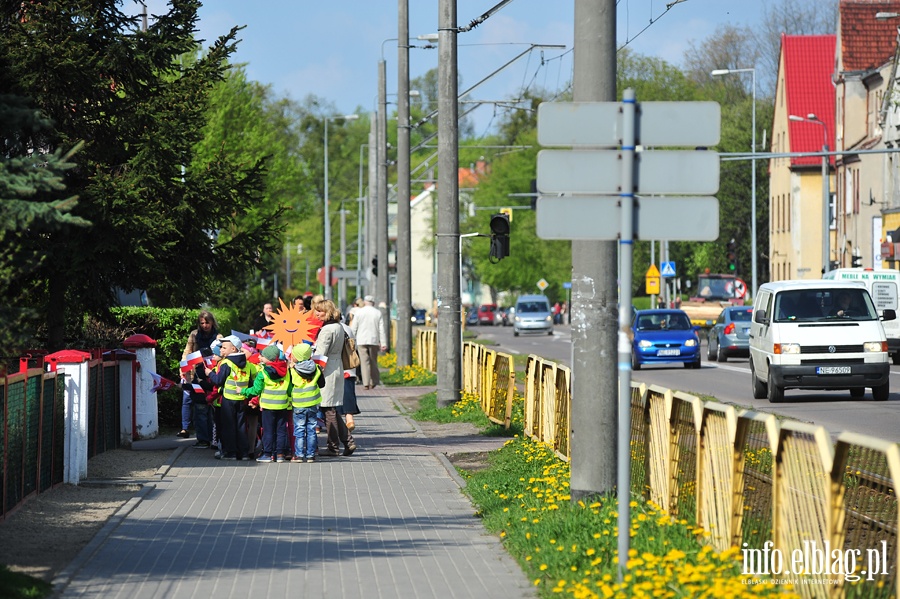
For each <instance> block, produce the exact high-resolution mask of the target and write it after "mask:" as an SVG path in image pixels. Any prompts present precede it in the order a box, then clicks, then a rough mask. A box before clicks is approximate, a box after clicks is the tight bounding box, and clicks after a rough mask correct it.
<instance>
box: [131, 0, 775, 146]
mask: <svg viewBox="0 0 900 599" xmlns="http://www.w3.org/2000/svg"><path fill="white" fill-rule="evenodd" d="M408 1H409V34H410V37H411V38H413V44H417V45H425V44H426V42H418V41H415V38H416V37H417V36H418V35H424V34H429V33H436V32H437V26H438V4H439V3H438V0H408ZM672 2H673V0H618V1H617V9H616V11H617V45H618V46H622V45H623V44H625V43H626V42H627V44H628V46H629V47H630V48H632V49H633V50H634V51H636V52H638V53H640V54H645V55H650V56H657V57H660V58H663V59H665V60H667V61H669V62H671V63H673V64H676V65H680V63H681V59H682V56H683V53H684V51H685V50H686V49H687V48H688V46H689V43H690V42H692V41H693V42H695V43H696V42H700V41H702V40H703V39H705V38H706V37H708V36H709V35H710V34H712V33H714V32H715V31H716V29H717V28H718V27H719V26H720V25H724V24H732V25H750V26H752V25H754V24H755V23H757V22H759V20H760V18H761V14H762V11H763V8H764V5H765V2H766V0H680V1H678V2H677V3H674V4H672V6H671V7H670V8H669V9H667V4H669V3H672ZM499 3H500V0H457V24H458V26H464V25H467V24H468V23H469V22H471V21H472V20H473V19H475V18H477V17H479V16H480V15H482V14H483V13H485V12H487V11H488V10H490V9H491V8H493V7H494V6H496V5H497V4H499ZM574 4H575V2H574V0H513V1H512V2H510V3H509V4H507V5H506V6H504V7H503V8H502V9H500V10H499V11H498V12H497V13H495V14H494V15H493V16H491V17H490V18H489V19H488V20H487V21H485V22H484V23H482V24H480V25H479V26H478V27H476V28H475V29H473V30H472V31H470V32H467V33H461V34H460V35H459V37H458V44H459V47H458V64H459V72H460V76H461V80H462V82H461V85H460V88H459V89H460V91H463V90H465V89H467V88H468V87H470V86H472V85H474V84H475V83H477V82H479V81H480V80H481V79H483V78H485V77H488V76H489V75H490V74H491V73H492V72H493V71H495V70H497V69H499V68H500V67H501V66H502V65H504V64H505V63H507V62H508V61H510V60H511V59H512V58H514V57H515V56H516V55H517V54H520V53H522V52H523V51H524V50H526V49H527V48H528V47H529V45H531V44H552V45H564V46H565V49H551V48H547V49H543V50H535V51H533V52H531V53H529V54H526V55H525V56H523V57H522V58H520V59H518V60H517V61H516V62H514V63H513V64H511V65H510V66H508V67H506V68H504V69H503V70H502V71H500V72H499V73H497V74H496V75H494V76H492V77H490V79H489V80H488V81H486V82H485V83H484V84H483V85H481V86H479V87H478V89H477V90H476V91H475V92H473V94H472V98H473V99H475V100H486V101H503V100H508V99H509V98H510V97H513V96H515V95H516V94H517V92H518V91H519V90H520V89H522V88H523V87H524V86H526V85H534V86H538V87H541V88H544V89H548V90H552V91H557V90H560V89H563V88H565V87H566V86H567V85H568V83H569V82H570V81H571V78H572V52H571V50H572V39H573V32H574V16H573V15H574ZM770 4H771V2H770ZM147 5H148V10H149V12H150V13H151V14H154V13H159V12H163V11H164V10H165V0H148V1H147ZM651 22H652V23H651ZM234 25H245V26H246V28H245V29H243V30H242V31H241V32H240V34H239V37H240V39H241V42H240V44H239V45H238V50H237V52H236V54H235V55H234V56H233V62H238V63H246V70H247V74H248V76H249V78H250V79H252V80H255V81H258V82H260V83H263V84H267V85H271V87H272V90H273V92H275V93H276V94H277V95H279V96H288V97H291V98H293V99H294V100H297V101H302V100H303V98H305V97H306V96H307V95H309V94H315V95H316V96H319V97H320V98H323V99H324V100H326V101H329V102H331V103H332V104H333V105H334V107H335V111H336V113H337V114H347V113H351V112H371V111H374V110H375V105H376V97H377V92H378V62H379V61H380V60H381V58H382V57H383V58H384V59H385V61H386V72H387V93H388V94H391V93H394V94H396V90H397V42H396V37H397V33H398V31H397V2H396V1H395V0H332V1H330V2H327V1H326V2H322V1H313V0H256V1H253V2H251V1H248V0H205V1H204V6H203V7H202V8H201V9H200V22H199V25H198V29H199V33H198V37H200V38H202V39H205V40H208V41H209V40H214V39H216V37H218V36H219V35H223V34H225V33H227V32H228V31H229V30H230V28H231V27H232V26H234ZM648 25H649V27H648ZM645 28H646V30H644V29H645ZM206 45H209V44H208V42H207V44H206ZM437 57H438V52H437V49H424V48H413V49H411V50H410V59H409V60H410V77H411V78H415V77H417V76H421V75H423V74H425V73H426V72H427V71H428V70H429V69H432V68H436V67H437ZM388 100H389V101H390V100H391V98H390V96H389V97H388ZM503 110H504V109H503V108H502V107H501V108H497V107H496V106H495V105H493V104H486V105H483V106H482V107H480V108H478V109H477V110H476V111H475V112H473V113H472V120H473V123H474V125H475V133H476V134H480V133H486V132H487V131H488V130H490V128H491V127H492V126H493V125H494V124H496V122H497V120H498V119H499V118H500V117H501V116H502V114H503Z"/></svg>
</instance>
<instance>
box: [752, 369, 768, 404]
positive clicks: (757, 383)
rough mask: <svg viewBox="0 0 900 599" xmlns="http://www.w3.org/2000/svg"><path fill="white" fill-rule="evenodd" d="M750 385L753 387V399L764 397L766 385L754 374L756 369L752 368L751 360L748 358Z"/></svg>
mask: <svg viewBox="0 0 900 599" xmlns="http://www.w3.org/2000/svg"><path fill="white" fill-rule="evenodd" d="M750 385H751V386H752V387H753V399H765V398H766V386H765V385H764V384H763V382H762V381H761V380H759V377H758V376H756V371H754V370H753V360H750Z"/></svg>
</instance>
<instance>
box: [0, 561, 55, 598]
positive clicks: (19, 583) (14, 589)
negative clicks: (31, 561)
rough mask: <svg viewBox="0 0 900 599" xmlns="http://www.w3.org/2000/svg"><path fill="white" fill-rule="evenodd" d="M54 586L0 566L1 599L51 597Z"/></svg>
mask: <svg viewBox="0 0 900 599" xmlns="http://www.w3.org/2000/svg"><path fill="white" fill-rule="evenodd" d="M52 592H53V585H51V584H50V583H49V582H46V581H43V580H41V579H40V578H35V577H33V576H29V575H27V574H23V573H21V572H12V571H10V569H9V568H8V567H6V566H3V565H0V597H6V598H7V599H41V598H43V597H49V596H50V595H51V593H52Z"/></svg>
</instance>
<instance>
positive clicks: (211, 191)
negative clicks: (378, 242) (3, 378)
mask: <svg viewBox="0 0 900 599" xmlns="http://www.w3.org/2000/svg"><path fill="white" fill-rule="evenodd" d="M120 4H121V1H115V0H99V1H91V2H88V1H86V0H78V1H61V0H50V1H47V2H40V3H37V2H35V3H22V4H21V5H19V8H18V10H17V11H16V12H15V13H14V14H8V15H5V17H4V18H5V19H6V20H5V21H4V22H3V23H2V28H3V30H2V35H0V57H2V76H3V78H4V79H3V82H4V83H5V86H4V87H5V89H7V90H9V92H10V93H12V94H14V95H16V96H17V97H20V98H23V99H25V101H26V102H27V103H28V105H29V106H31V107H33V108H34V109H35V110H36V111H37V112H38V113H39V114H40V115H41V118H44V119H47V121H48V122H50V123H52V125H53V127H52V129H43V130H31V131H30V132H23V134H22V137H21V143H22V144H23V146H24V147H28V148H38V149H40V151H41V152H42V153H46V154H55V153H57V152H65V151H67V150H68V149H71V148H73V147H75V146H76V145H78V144H82V143H83V146H82V147H81V149H80V151H78V152H77V153H75V154H74V155H73V156H71V158H70V159H69V160H70V161H71V162H72V164H73V165H74V166H73V167H72V168H70V169H68V170H66V171H65V172H64V173H63V174H62V179H61V182H62V183H63V184H64V185H65V189H64V190H61V189H45V190H40V191H38V192H36V193H35V194H34V195H33V196H32V197H33V201H35V202H41V203H47V204H52V203H54V202H58V201H59V200H60V199H61V198H64V197H72V196H77V197H78V203H77V205H71V204H69V205H67V206H68V207H70V213H71V216H72V217H73V218H80V219H82V220H83V221H90V225H89V226H75V224H76V223H75V222H74V221H73V222H68V223H65V222H63V221H62V220H61V221H60V224H61V225H63V226H60V227H57V228H56V229H55V230H50V231H41V230H39V229H37V228H34V227H24V228H23V227H20V226H17V227H16V229H17V242H18V247H17V250H18V252H19V253H21V254H22V255H31V254H34V253H36V252H40V253H41V254H42V256H43V260H41V261H40V263H39V264H37V265H36V266H35V268H34V269H32V270H31V271H30V273H29V276H30V285H27V286H21V287H15V288H6V289H4V290H3V291H4V296H3V298H2V303H3V304H5V305H31V304H32V303H33V302H34V298H35V297H43V298H46V301H45V303H44V304H43V305H41V306H34V307H35V308H36V311H37V312H38V313H39V314H40V316H41V319H42V320H43V322H44V323H45V325H46V335H47V342H46V343H47V346H48V347H49V348H50V349H56V348H60V347H62V346H63V345H64V342H65V337H66V334H67V333H66V325H67V324H68V325H69V327H70V328H71V327H72V326H77V324H78V322H79V320H80V317H81V314H82V312H83V311H84V312H88V313H102V312H104V311H105V310H107V309H108V307H109V306H111V305H114V304H115V299H114V297H115V290H116V289H117V288H121V289H125V290H129V289H134V288H142V289H154V290H156V291H157V292H158V293H159V294H160V296H161V297H162V298H163V299H164V302H171V303H180V304H182V305H191V304H194V305H196V304H197V303H199V302H200V301H201V300H202V299H203V298H205V297H206V296H208V294H209V291H210V290H211V289H213V288H214V287H215V286H216V284H217V283H218V284H219V285H220V284H221V281H223V280H226V281H227V280H228V279H229V278H230V277H231V276H233V275H235V274H237V273H240V272H242V271H244V270H246V269H247V268H248V267H250V266H251V265H253V264H254V263H255V262H256V260H257V257H258V256H259V255H261V254H263V253H267V252H268V251H269V250H270V248H271V246H272V244H273V241H275V240H276V239H277V237H276V235H275V232H276V231H277V224H278V221H277V218H276V217H277V211H269V212H268V214H267V215H266V217H263V215H258V214H257V215H256V218H252V219H251V218H248V215H249V214H251V209H252V208H253V207H255V206H257V205H258V203H259V199H260V196H261V192H262V189H263V185H264V179H263V177H264V165H263V164H262V162H261V161H257V162H254V163H240V162H237V161H236V160H235V159H234V158H233V157H232V156H231V155H230V154H229V153H228V152H226V151H224V149H220V150H219V151H217V152H215V153H212V154H210V155H208V156H206V157H205V160H203V161H199V160H196V159H195V153H194V147H195V145H196V144H197V143H198V142H199V141H200V139H201V132H202V131H203V128H204V125H205V122H206V117H207V113H206V111H207V107H208V105H209V99H210V94H211V92H212V90H213V89H214V87H215V85H216V84H217V82H218V81H220V80H221V79H222V77H223V74H224V73H225V71H226V69H227V68H228V57H229V56H230V55H231V54H232V53H233V51H234V49H235V43H236V42H235V36H236V34H237V31H238V29H237V28H234V29H232V30H231V31H229V32H227V33H226V34H224V35H222V36H221V37H220V38H219V39H217V40H216V41H215V42H214V43H213V44H212V45H211V46H210V47H209V48H208V49H207V51H206V52H205V54H204V55H203V56H202V57H200V58H198V59H197V60H196V61H193V62H185V61H183V60H181V57H183V56H184V55H193V54H195V53H196V51H197V46H196V42H195V41H194V38H193V33H194V31H195V29H196V22H197V9H198V7H199V2H197V1H196V0H173V1H172V2H171V3H170V5H169V7H170V8H169V11H168V12H167V13H166V14H163V15H160V16H158V18H157V19H156V20H155V22H154V23H153V24H152V25H151V26H150V27H149V29H147V30H146V31H141V30H140V27H139V18H138V17H137V16H133V15H128V14H126V13H124V12H123V11H122V10H121V8H120V6H119V5H120ZM63 220H64V219H63ZM78 224H84V223H78ZM223 230H225V231H229V232H230V233H231V234H230V235H228V236H220V232H221V231H223ZM35 290H40V291H41V293H40V294H39V295H38V294H34V293H30V292H33V291H35ZM70 308H71V309H70ZM70 313H71V315H72V318H71V321H69V319H68V318H67V316H68V315H69V314H70Z"/></svg>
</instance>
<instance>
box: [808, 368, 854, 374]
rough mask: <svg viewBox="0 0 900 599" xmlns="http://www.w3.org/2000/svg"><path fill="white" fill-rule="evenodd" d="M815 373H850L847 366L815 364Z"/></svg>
mask: <svg viewBox="0 0 900 599" xmlns="http://www.w3.org/2000/svg"><path fill="white" fill-rule="evenodd" d="M816 374H850V367H849V366H816Z"/></svg>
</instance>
